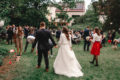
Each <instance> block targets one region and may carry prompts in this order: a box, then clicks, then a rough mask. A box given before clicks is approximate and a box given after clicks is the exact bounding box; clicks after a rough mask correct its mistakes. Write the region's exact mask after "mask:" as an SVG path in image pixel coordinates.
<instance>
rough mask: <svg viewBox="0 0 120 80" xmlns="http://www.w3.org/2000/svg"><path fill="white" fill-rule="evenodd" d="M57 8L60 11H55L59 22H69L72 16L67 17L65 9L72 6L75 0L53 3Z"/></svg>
mask: <svg viewBox="0 0 120 80" xmlns="http://www.w3.org/2000/svg"><path fill="white" fill-rule="evenodd" d="M54 5H55V6H56V7H57V8H58V9H59V10H60V13H57V14H56V15H57V17H58V18H59V19H60V21H61V22H66V23H69V22H70V21H71V20H72V17H69V16H68V14H67V11H66V9H68V8H74V7H75V5H76V4H75V1H74V0H62V4H54Z"/></svg>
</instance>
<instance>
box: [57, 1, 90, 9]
mask: <svg viewBox="0 0 120 80" xmlns="http://www.w3.org/2000/svg"><path fill="white" fill-rule="evenodd" d="M55 1H57V2H59V1H60V0H55ZM90 3H91V0H85V9H88V5H89V4H90Z"/></svg>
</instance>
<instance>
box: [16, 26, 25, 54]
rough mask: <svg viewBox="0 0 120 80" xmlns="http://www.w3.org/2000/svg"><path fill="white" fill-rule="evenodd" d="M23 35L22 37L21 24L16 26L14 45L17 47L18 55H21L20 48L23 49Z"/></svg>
mask: <svg viewBox="0 0 120 80" xmlns="http://www.w3.org/2000/svg"><path fill="white" fill-rule="evenodd" d="M23 37H24V32H23V29H22V27H21V26H19V27H17V30H16V47H17V55H19V52H20V56H21V55H22V50H23Z"/></svg>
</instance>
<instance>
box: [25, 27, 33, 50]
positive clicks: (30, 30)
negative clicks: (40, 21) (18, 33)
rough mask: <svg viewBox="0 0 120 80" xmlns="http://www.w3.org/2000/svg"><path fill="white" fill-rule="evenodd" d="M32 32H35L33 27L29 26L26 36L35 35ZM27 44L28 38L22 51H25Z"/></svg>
mask: <svg viewBox="0 0 120 80" xmlns="http://www.w3.org/2000/svg"><path fill="white" fill-rule="evenodd" d="M34 32H35V30H34V28H33V27H30V28H29V33H28V36H34V35H35V34H34ZM28 44H29V42H28V40H27V39H26V44H25V49H24V52H26V50H27V47H28ZM32 45H33V43H32Z"/></svg>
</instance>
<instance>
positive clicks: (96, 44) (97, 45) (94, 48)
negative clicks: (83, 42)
mask: <svg viewBox="0 0 120 80" xmlns="http://www.w3.org/2000/svg"><path fill="white" fill-rule="evenodd" d="M100 48H101V43H100V42H98V41H95V42H94V43H93V46H92V49H91V54H92V55H95V56H97V55H100Z"/></svg>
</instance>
